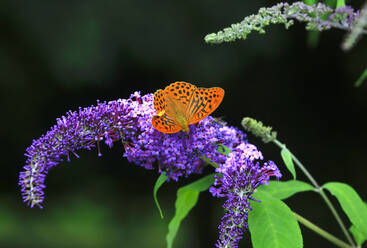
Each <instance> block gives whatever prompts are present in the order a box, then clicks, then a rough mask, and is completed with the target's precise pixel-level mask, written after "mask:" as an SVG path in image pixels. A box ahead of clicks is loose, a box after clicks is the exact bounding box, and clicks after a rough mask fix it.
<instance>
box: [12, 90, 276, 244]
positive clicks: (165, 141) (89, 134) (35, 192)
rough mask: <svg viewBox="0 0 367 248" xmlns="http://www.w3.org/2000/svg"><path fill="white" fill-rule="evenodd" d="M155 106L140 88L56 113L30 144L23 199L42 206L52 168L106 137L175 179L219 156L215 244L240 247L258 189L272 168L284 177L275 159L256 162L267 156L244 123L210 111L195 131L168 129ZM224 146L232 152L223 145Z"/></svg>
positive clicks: (127, 153) (22, 180)
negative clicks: (160, 126)
mask: <svg viewBox="0 0 367 248" xmlns="http://www.w3.org/2000/svg"><path fill="white" fill-rule="evenodd" d="M155 114H156V112H155V109H154V106H153V94H147V95H144V96H141V94H140V93H139V92H135V93H134V94H132V95H131V96H130V98H128V99H119V100H116V101H110V102H99V101H97V105H96V106H90V107H86V108H79V110H78V111H69V112H67V114H66V115H65V116H62V117H61V118H58V119H57V121H56V125H54V126H53V127H52V128H51V129H50V130H49V131H48V132H47V133H46V134H45V135H42V136H41V137H40V138H39V139H36V140H33V142H32V145H31V146H30V147H28V148H27V149H26V153H25V156H26V157H27V160H26V164H25V166H24V167H23V171H22V172H20V176H19V184H20V186H21V191H22V195H23V200H24V202H26V203H27V204H28V205H30V206H31V207H34V206H38V207H41V208H42V203H43V201H44V189H45V178H46V175H47V173H48V172H49V170H50V169H51V168H52V167H54V166H56V165H58V164H59V163H60V162H62V161H65V160H66V161H70V158H71V157H72V156H75V157H76V158H79V155H78V154H77V151H78V150H82V149H86V150H91V149H96V150H97V152H98V155H99V156H102V154H101V152H100V145H102V144H103V143H104V144H106V145H107V146H108V147H112V146H113V145H114V144H115V143H116V142H121V143H122V147H123V148H124V153H123V156H124V157H126V158H127V160H128V161H130V162H133V163H135V164H137V165H139V166H142V167H144V168H145V169H149V170H152V169H156V170H158V171H159V172H160V173H163V172H164V173H165V174H166V175H167V176H168V177H169V180H174V181H177V180H178V179H179V178H181V177H187V176H189V175H191V174H193V173H201V172H202V170H203V168H204V166H206V165H207V163H206V162H205V161H210V162H212V163H215V164H217V165H218V166H219V167H218V168H217V169H216V172H217V173H218V174H217V176H216V180H215V184H214V186H213V187H212V188H211V189H210V192H211V193H212V194H213V195H214V196H216V197H225V198H226V199H227V200H226V202H225V204H224V205H223V207H224V208H225V209H226V210H227V212H226V214H225V216H224V217H223V218H222V223H221V224H220V226H219V228H220V230H221V232H220V238H219V240H218V244H217V245H218V247H236V242H237V241H238V240H239V239H240V238H241V235H242V233H243V232H244V231H245V230H246V229H247V213H248V211H250V210H251V206H250V204H251V201H250V200H252V198H251V195H252V193H253V191H254V190H255V189H256V187H258V186H259V185H261V184H264V183H267V181H268V180H269V177H270V176H276V177H280V173H279V171H278V169H277V167H276V166H275V164H274V163H273V162H270V161H269V162H268V163H264V165H262V166H261V165H260V163H259V162H256V161H258V160H261V159H262V158H263V157H262V155H261V152H259V151H258V150H257V149H256V147H255V146H254V145H251V144H249V143H248V142H247V140H246V135H245V134H244V133H243V132H242V131H240V130H239V129H237V128H235V127H230V126H227V125H226V123H224V122H223V121H217V120H216V119H214V118H213V117H211V116H209V117H207V118H205V119H204V120H202V121H200V122H198V123H196V124H194V125H190V126H189V129H190V132H189V133H183V132H179V133H175V134H165V133H161V132H159V131H157V130H156V129H154V128H153V126H152V123H151V120H152V117H153V116H154V115H155ZM219 146H222V147H223V146H225V147H227V150H231V151H233V152H232V153H230V154H229V155H228V154H225V153H223V152H220V149H219ZM203 158H205V159H203ZM229 244H230V245H231V246H228V245H229Z"/></svg>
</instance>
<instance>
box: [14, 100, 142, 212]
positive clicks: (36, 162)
mask: <svg viewBox="0 0 367 248" xmlns="http://www.w3.org/2000/svg"><path fill="white" fill-rule="evenodd" d="M132 102H133V101H132V100H131V99H128V100H117V101H111V102H109V103H105V102H103V103H101V102H98V101H97V106H91V107H87V108H84V109H82V108H79V111H69V112H68V113H67V114H66V116H63V117H61V118H58V119H57V123H56V125H55V126H53V127H52V128H51V130H50V131H48V132H47V133H46V134H45V135H43V136H41V137H40V138H39V139H37V140H33V143H32V145H31V146H30V147H28V148H27V150H26V153H25V156H26V157H27V161H26V165H25V166H24V167H23V169H24V171H22V172H20V176H19V184H20V186H21V191H22V195H23V200H24V201H25V202H27V203H28V204H29V205H30V206H31V207H33V206H35V205H38V206H39V207H41V205H40V204H41V203H42V202H43V200H44V196H43V195H44V193H43V189H44V188H45V185H44V182H45V177H46V175H47V173H48V170H49V169H50V168H52V167H54V166H55V165H57V164H58V163H60V162H62V161H64V160H65V159H66V160H67V161H70V153H72V154H74V155H75V156H76V157H77V158H78V157H79V156H78V155H77V154H76V153H75V151H77V150H80V149H87V150H90V149H91V148H92V147H95V146H96V144H97V147H98V154H99V155H101V153H100V150H99V143H100V142H102V141H104V142H105V143H106V144H107V145H108V146H109V147H111V146H112V143H113V142H114V141H117V140H119V139H121V134H127V133H129V129H131V128H132V127H133V126H134V125H135V124H136V121H137V118H136V117H135V116H134V115H133V114H132V107H131V105H132Z"/></svg>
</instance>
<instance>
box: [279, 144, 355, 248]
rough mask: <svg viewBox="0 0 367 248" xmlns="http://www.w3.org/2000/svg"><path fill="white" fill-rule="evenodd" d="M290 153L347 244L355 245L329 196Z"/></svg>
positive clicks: (282, 146) (281, 145)
mask: <svg viewBox="0 0 367 248" xmlns="http://www.w3.org/2000/svg"><path fill="white" fill-rule="evenodd" d="M272 141H273V142H274V143H275V144H276V145H277V146H278V147H279V148H281V149H283V148H285V145H284V144H282V143H281V142H279V141H278V140H277V139H273V140H272ZM289 152H290V151H289ZM290 154H291V157H292V159H293V161H294V162H295V164H296V165H297V166H298V168H300V169H301V171H302V172H303V173H304V174H305V175H306V177H307V178H308V179H309V180H310V182H311V183H312V184H313V185H314V186H315V188H316V191H317V192H319V193H320V195H321V197H322V198H323V199H324V201H325V202H326V204H327V206H328V207H329V209H330V210H331V212H332V214H333V215H334V217H335V219H336V221H337V222H338V224H339V226H340V228H341V229H342V231H343V233H344V235H345V237H346V238H347V240H348V242H349V244H350V245H351V247H355V245H354V242H353V239H352V238H351V236H350V234H349V232H348V230H347V228H346V227H345V225H344V223H343V221H342V219H341V218H340V216H339V214H338V212H337V211H336V209H335V207H334V206H333V204H332V203H331V202H330V200H329V198H328V197H327V195H326V194H325V192H324V191H323V188H321V187H320V186H319V184H318V183H317V182H316V180H315V179H314V178H313V176H312V175H311V174H310V173H309V172H308V170H307V169H306V168H305V167H304V166H303V164H302V163H301V162H300V161H299V160H298V159H297V158H296V156H294V155H293V153H292V152H290Z"/></svg>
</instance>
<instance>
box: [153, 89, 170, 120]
mask: <svg viewBox="0 0 367 248" xmlns="http://www.w3.org/2000/svg"><path fill="white" fill-rule="evenodd" d="M153 104H154V109H155V111H156V112H157V114H159V113H161V112H162V111H164V110H165V109H166V106H167V102H166V98H165V97H164V91H163V90H161V89H159V90H157V91H156V92H155V93H154V98H153Z"/></svg>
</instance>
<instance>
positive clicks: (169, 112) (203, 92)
mask: <svg viewBox="0 0 367 248" xmlns="http://www.w3.org/2000/svg"><path fill="white" fill-rule="evenodd" d="M223 96H224V90H223V89H222V88H219V87H214V88H197V87H196V86H195V85H192V84H189V83H185V82H175V83H172V84H170V85H168V86H167V87H166V88H165V89H164V90H161V89H159V90H157V91H156V92H155V93H154V109H155V111H156V112H157V115H156V116H153V119H152V125H153V127H154V128H155V129H157V130H158V131H160V132H162V133H177V132H179V131H180V130H182V131H184V132H185V133H188V132H189V125H191V124H194V123H197V122H199V121H201V120H202V119H204V118H205V117H207V116H208V115H210V114H211V113H212V112H213V111H214V110H215V109H216V108H217V107H218V106H219V104H220V103H221V102H222V99H223Z"/></svg>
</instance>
